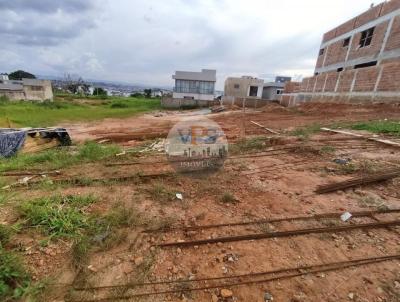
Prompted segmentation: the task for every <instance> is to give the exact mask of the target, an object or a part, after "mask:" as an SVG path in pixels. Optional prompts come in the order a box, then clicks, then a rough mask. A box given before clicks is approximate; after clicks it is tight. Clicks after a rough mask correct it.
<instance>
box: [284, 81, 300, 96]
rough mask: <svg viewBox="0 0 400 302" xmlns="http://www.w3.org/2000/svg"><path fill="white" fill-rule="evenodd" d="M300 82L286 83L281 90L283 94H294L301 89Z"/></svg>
mask: <svg viewBox="0 0 400 302" xmlns="http://www.w3.org/2000/svg"><path fill="white" fill-rule="evenodd" d="M301 84H302V83H301V82H292V81H289V82H286V83H285V87H284V88H283V93H296V92H299V91H300V89H301Z"/></svg>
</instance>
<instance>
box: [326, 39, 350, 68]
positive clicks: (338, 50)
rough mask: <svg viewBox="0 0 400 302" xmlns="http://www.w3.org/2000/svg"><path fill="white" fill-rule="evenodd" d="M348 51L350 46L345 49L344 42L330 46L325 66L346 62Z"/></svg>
mask: <svg viewBox="0 0 400 302" xmlns="http://www.w3.org/2000/svg"><path fill="white" fill-rule="evenodd" d="M348 49H349V46H347V47H343V40H340V41H338V42H335V43H333V44H330V45H329V47H328V50H327V57H326V60H325V66H328V65H332V64H336V63H339V62H343V61H345V59H346V55H347V51H348Z"/></svg>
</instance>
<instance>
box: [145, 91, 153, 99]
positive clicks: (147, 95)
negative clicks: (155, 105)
mask: <svg viewBox="0 0 400 302" xmlns="http://www.w3.org/2000/svg"><path fill="white" fill-rule="evenodd" d="M144 95H145V97H146V98H148V99H150V98H151V89H145V90H144Z"/></svg>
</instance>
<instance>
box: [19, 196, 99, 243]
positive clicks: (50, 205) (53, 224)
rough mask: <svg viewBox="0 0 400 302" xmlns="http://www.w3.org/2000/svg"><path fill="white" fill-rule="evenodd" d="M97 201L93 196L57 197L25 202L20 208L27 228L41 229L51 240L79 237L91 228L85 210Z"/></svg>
mask: <svg viewBox="0 0 400 302" xmlns="http://www.w3.org/2000/svg"><path fill="white" fill-rule="evenodd" d="M95 201H96V198H95V197H93V196H92V195H87V196H74V195H67V196H61V195H56V196H52V197H42V198H37V199H34V200H28V201H25V202H23V203H22V204H21V205H20V206H19V212H20V214H21V217H22V218H23V219H25V223H24V225H25V226H29V227H39V228H41V229H42V230H43V232H44V233H45V234H46V235H48V236H50V238H59V237H77V236H79V235H80V234H81V233H82V232H83V230H84V229H86V228H87V227H88V226H89V220H88V216H87V215H86V214H85V213H83V211H82V210H83V208H84V207H86V206H88V205H90V204H92V203H93V202H95Z"/></svg>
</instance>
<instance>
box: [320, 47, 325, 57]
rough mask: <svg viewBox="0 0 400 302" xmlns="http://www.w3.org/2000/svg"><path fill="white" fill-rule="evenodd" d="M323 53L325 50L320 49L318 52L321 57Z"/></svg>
mask: <svg viewBox="0 0 400 302" xmlns="http://www.w3.org/2000/svg"><path fill="white" fill-rule="evenodd" d="M324 52H325V48H321V49H320V50H319V55H320V56H322V55H323V54H324Z"/></svg>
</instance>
